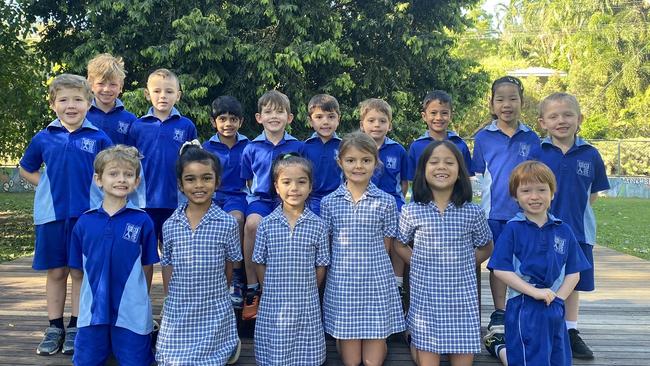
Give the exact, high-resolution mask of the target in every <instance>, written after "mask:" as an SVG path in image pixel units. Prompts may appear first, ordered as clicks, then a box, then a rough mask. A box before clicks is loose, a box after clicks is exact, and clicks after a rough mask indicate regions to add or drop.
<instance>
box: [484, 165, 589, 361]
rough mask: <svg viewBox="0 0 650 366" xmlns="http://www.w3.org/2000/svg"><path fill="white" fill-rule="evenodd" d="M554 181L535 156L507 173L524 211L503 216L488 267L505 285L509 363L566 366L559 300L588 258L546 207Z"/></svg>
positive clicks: (564, 330) (568, 358)
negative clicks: (506, 218) (506, 289)
mask: <svg viewBox="0 0 650 366" xmlns="http://www.w3.org/2000/svg"><path fill="white" fill-rule="evenodd" d="M555 186H556V184H555V177H554V176H553V172H551V170H550V169H549V168H548V167H547V166H546V165H544V164H543V163H540V162H538V161H526V162H523V163H521V164H519V165H518V166H517V167H516V168H515V169H514V170H513V172H512V174H511V175H510V181H509V187H508V188H509V192H510V195H511V196H512V197H513V198H515V200H516V201H517V203H518V204H519V206H520V207H521V209H522V210H523V213H522V212H519V213H517V214H516V215H515V217H514V218H512V219H511V220H510V221H508V223H507V224H506V226H505V227H504V229H503V232H502V233H501V235H500V236H499V239H498V240H499V242H498V244H497V245H496V246H495V249H494V252H493V254H492V257H491V258H490V261H489V262H488V266H487V267H488V269H489V270H490V271H493V272H494V274H495V275H496V276H497V277H498V278H499V279H500V280H501V281H503V282H504V283H505V284H506V285H507V286H508V295H507V298H508V300H507V303H506V312H505V334H506V337H505V338H506V339H505V344H506V350H507V360H508V364H509V365H571V348H570V345H569V339H568V337H567V335H568V334H567V328H566V325H565V323H564V300H565V299H566V298H567V297H568V296H569V295H570V294H571V291H573V288H574V287H575V285H576V283H577V282H578V280H579V279H580V271H583V270H585V269H587V268H589V263H588V262H587V260H586V258H585V256H584V254H582V251H580V250H578V242H577V241H576V238H575V236H574V235H573V233H572V231H571V228H570V227H569V225H567V224H565V223H563V222H562V221H561V220H559V219H556V218H555V217H554V216H553V215H551V214H549V212H548V210H549V208H550V206H551V200H552V199H553V194H554V192H555ZM522 317H525V319H522ZM497 336H501V334H498V335H497ZM490 346H491V347H492V348H493V349H492V350H491V351H490V352H491V353H492V352H494V353H493V354H495V353H496V354H499V353H502V349H500V348H501V347H499V346H498V345H497V344H496V343H493V344H491V345H490Z"/></svg>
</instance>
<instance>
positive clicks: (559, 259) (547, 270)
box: [487, 212, 591, 299]
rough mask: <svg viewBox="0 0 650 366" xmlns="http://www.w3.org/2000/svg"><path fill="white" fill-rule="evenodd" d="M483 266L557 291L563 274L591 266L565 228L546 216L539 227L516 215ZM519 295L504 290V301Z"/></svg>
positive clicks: (570, 233) (568, 229) (567, 227)
mask: <svg viewBox="0 0 650 366" xmlns="http://www.w3.org/2000/svg"><path fill="white" fill-rule="evenodd" d="M487 267H488V269H489V270H495V269H496V270H501V271H509V272H515V273H516V274H517V276H519V277H521V278H522V279H523V280H524V281H526V282H528V283H529V284H531V285H533V286H535V287H537V288H550V289H551V290H553V291H554V292H557V290H558V289H559V288H560V286H562V283H563V282H564V278H565V276H566V275H568V274H571V273H577V272H581V271H584V270H586V269H589V268H590V267H591V265H590V264H589V262H587V259H586V258H585V255H584V254H583V253H582V250H580V248H579V246H578V241H577V240H576V238H575V236H574V235H573V232H572V231H571V228H570V227H569V225H567V224H565V223H563V222H562V221H561V220H559V219H557V218H555V217H554V216H553V215H550V214H549V215H548V220H547V221H546V223H545V224H544V225H543V226H542V227H541V228H540V227H539V226H537V224H536V223H534V222H532V221H529V220H528V219H527V218H526V216H525V215H524V214H523V213H522V212H519V213H517V214H516V215H515V217H513V218H512V220H510V221H508V223H507V224H506V226H505V228H504V229H503V232H502V233H501V235H500V236H499V239H497V243H496V245H495V246H494V252H493V253H492V257H491V258H490V261H489V262H488V265H487ZM519 294H520V293H519V292H517V291H516V290H514V289H512V288H509V289H508V299H511V298H513V297H515V296H518V295H519Z"/></svg>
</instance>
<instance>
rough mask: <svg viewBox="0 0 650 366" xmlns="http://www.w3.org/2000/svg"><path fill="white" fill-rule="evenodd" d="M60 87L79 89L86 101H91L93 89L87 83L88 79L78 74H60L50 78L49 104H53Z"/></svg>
mask: <svg viewBox="0 0 650 366" xmlns="http://www.w3.org/2000/svg"><path fill="white" fill-rule="evenodd" d="M61 89H78V90H80V91H81V93H82V94H83V96H84V98H85V99H86V100H87V101H88V103H91V102H92V101H93V98H94V95H93V90H92V89H91V88H90V83H88V80H86V79H84V78H83V77H81V76H79V75H74V74H61V75H59V76H57V77H55V78H54V80H52V83H51V84H50V87H49V88H48V100H49V102H50V105H53V104H54V101H55V100H56V94H57V93H58V92H59V91H61Z"/></svg>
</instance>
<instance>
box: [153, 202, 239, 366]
mask: <svg viewBox="0 0 650 366" xmlns="http://www.w3.org/2000/svg"><path fill="white" fill-rule="evenodd" d="M186 208H187V204H182V205H180V206H179V207H178V208H177V209H176V210H175V211H174V213H173V214H172V216H171V217H170V218H169V219H168V220H167V221H166V222H165V224H164V225H163V256H162V260H161V264H162V265H163V266H172V268H173V271H172V277H171V280H170V283H169V295H168V296H167V300H166V301H165V304H164V311H163V318H162V323H161V326H160V332H159V334H158V341H157V349H156V361H157V362H158V365H161V366H162V365H189V364H201V365H224V364H225V363H226V361H227V360H228V358H229V357H230V355H231V353H232V352H233V351H234V349H235V348H236V347H237V343H238V341H239V338H238V336H237V324H236V320H235V313H234V312H233V310H232V305H231V302H230V296H229V295H228V286H227V284H226V275H225V273H224V268H225V261H226V260H227V261H231V262H237V261H241V260H242V254H241V248H240V243H239V227H238V225H237V222H236V221H235V219H234V218H233V217H232V216H230V215H228V214H227V213H225V212H224V211H223V210H222V209H220V208H219V207H218V206H217V205H216V204H214V203H213V204H212V205H211V206H210V208H209V209H208V211H207V212H206V214H205V215H204V216H203V218H202V219H201V221H200V222H199V224H198V226H197V227H196V229H194V230H192V228H191V227H190V223H189V221H188V219H187V216H186V215H185V209H186Z"/></svg>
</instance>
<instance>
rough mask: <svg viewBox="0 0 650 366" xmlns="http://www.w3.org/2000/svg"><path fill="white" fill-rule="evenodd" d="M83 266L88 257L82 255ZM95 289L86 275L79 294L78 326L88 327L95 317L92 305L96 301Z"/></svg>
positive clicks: (84, 266)
mask: <svg viewBox="0 0 650 366" xmlns="http://www.w3.org/2000/svg"><path fill="white" fill-rule="evenodd" d="M82 259H83V268H86V262H87V260H88V258H86V256H85V255H82ZM94 296H95V295H94V294H93V290H92V288H91V287H90V283H89V282H88V276H84V277H83V280H82V281H81V290H80V294H79V317H78V318H77V327H87V326H89V325H90V321H91V319H92V317H93V312H92V306H93V302H94V299H93V298H94Z"/></svg>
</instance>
